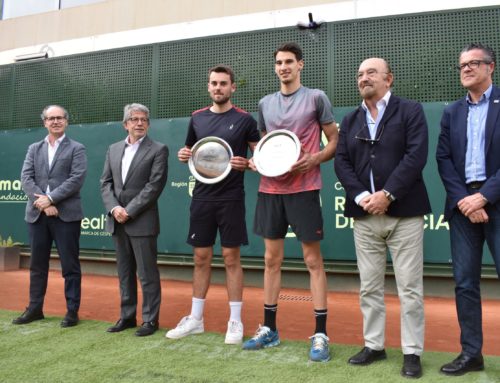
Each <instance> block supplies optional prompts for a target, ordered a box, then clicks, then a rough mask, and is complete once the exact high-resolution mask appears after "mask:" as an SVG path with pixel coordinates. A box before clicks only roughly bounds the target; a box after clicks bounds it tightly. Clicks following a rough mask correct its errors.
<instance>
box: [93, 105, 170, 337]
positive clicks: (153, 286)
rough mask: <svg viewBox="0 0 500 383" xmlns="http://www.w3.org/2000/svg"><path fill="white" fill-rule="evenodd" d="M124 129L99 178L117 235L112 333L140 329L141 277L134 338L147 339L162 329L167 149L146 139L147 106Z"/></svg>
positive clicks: (133, 110) (134, 110)
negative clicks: (160, 245) (116, 311)
mask: <svg viewBox="0 0 500 383" xmlns="http://www.w3.org/2000/svg"><path fill="white" fill-rule="evenodd" d="M123 126H124V128H125V130H127V131H128V136H127V137H126V138H125V140H123V141H120V142H117V143H114V144H113V145H111V146H110V147H109V149H108V152H107V154H106V162H105V164H104V170H103V172H102V176H101V195H102V199H103V202H104V206H105V208H106V211H107V218H106V230H107V231H109V232H110V233H112V234H113V241H114V243H115V248H116V262H117V266H118V278H119V280H120V297H121V312H120V319H119V320H118V322H116V324H115V325H114V326H112V327H110V328H108V332H119V331H123V330H125V329H127V328H132V327H136V325H137V323H136V310H137V280H136V272H137V274H138V276H139V280H140V282H141V287H142V295H143V304H142V319H143V323H142V325H141V327H140V328H139V329H138V330H137V331H136V333H135V335H137V336H147V335H151V334H153V333H154V332H155V331H156V330H157V329H158V317H159V312H160V302H161V286H160V274H159V272H158V266H157V264H156V260H157V243H156V240H157V237H158V234H159V232H160V217H159V214H158V203H157V201H158V198H159V197H160V194H161V192H162V191H163V188H164V187H165V183H166V182H167V169H168V163H167V159H168V148H167V147H166V145H164V144H162V143H159V142H156V141H153V140H151V139H150V138H149V137H148V136H147V132H148V129H149V109H148V108H147V107H146V106H144V105H141V104H130V105H126V106H125V108H124V112H123Z"/></svg>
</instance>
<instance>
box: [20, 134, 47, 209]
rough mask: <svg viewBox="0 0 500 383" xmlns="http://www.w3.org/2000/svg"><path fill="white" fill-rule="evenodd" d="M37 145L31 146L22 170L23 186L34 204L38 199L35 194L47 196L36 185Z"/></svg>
mask: <svg viewBox="0 0 500 383" xmlns="http://www.w3.org/2000/svg"><path fill="white" fill-rule="evenodd" d="M36 146H37V145H36V144H33V145H30V147H29V148H28V152H27V153H26V158H25V159H24V163H23V168H22V170H21V185H22V188H23V191H24V193H25V194H26V196H27V197H28V199H29V200H30V201H31V202H32V203H33V202H35V201H36V199H37V197H36V195H35V194H45V191H44V190H42V189H40V187H39V186H38V185H37V184H36V183H35V151H36Z"/></svg>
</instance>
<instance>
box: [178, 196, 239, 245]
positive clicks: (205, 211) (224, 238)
mask: <svg viewBox="0 0 500 383" xmlns="http://www.w3.org/2000/svg"><path fill="white" fill-rule="evenodd" d="M190 211H191V216H190V219H189V234H188V238H187V243H188V244H190V245H191V246H194V247H209V246H213V245H214V244H215V239H216V237H217V229H218V230H219V233H220V243H221V246H223V247H239V246H241V245H248V235H247V225H246V222H245V201H244V200H240V201H200V200H192V201H191V208H190Z"/></svg>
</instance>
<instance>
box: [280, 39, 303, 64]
mask: <svg viewBox="0 0 500 383" xmlns="http://www.w3.org/2000/svg"><path fill="white" fill-rule="evenodd" d="M278 52H292V53H293V54H294V55H295V58H296V59H297V61H300V60H302V48H300V46H299V44H297V43H293V42H288V43H284V44H282V45H280V46H279V47H278V49H276V50H275V51H274V58H276V55H277V54H278Z"/></svg>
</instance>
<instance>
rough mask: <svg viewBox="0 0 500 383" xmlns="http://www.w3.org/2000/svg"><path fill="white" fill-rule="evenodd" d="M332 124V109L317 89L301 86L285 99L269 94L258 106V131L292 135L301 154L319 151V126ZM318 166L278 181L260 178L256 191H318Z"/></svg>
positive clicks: (281, 192) (325, 97)
mask: <svg viewBox="0 0 500 383" xmlns="http://www.w3.org/2000/svg"><path fill="white" fill-rule="evenodd" d="M333 121H334V118H333V113H332V105H331V103H330V100H328V97H327V96H326V94H325V93H324V92H323V91H322V90H319V89H309V88H306V87H304V86H301V87H300V88H299V89H298V90H297V91H296V92H294V93H292V94H289V95H284V94H282V93H281V92H276V93H273V94H269V95H267V96H265V97H264V98H262V99H261V100H260V102H259V130H261V131H263V132H272V131H273V130H277V129H287V130H290V131H292V132H293V133H295V134H296V135H297V137H298V138H299V140H300V142H301V144H302V148H303V150H304V151H306V152H309V153H317V152H319V151H320V141H321V132H322V130H321V125H325V124H329V123H331V122H333ZM321 186H322V182H321V171H320V167H319V165H318V166H316V167H314V168H313V169H311V170H310V171H309V172H307V173H294V174H292V173H286V174H283V175H281V176H278V177H266V176H261V179H260V185H259V191H260V192H263V193H270V194H293V193H300V192H303V191H309V190H319V189H321Z"/></svg>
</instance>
